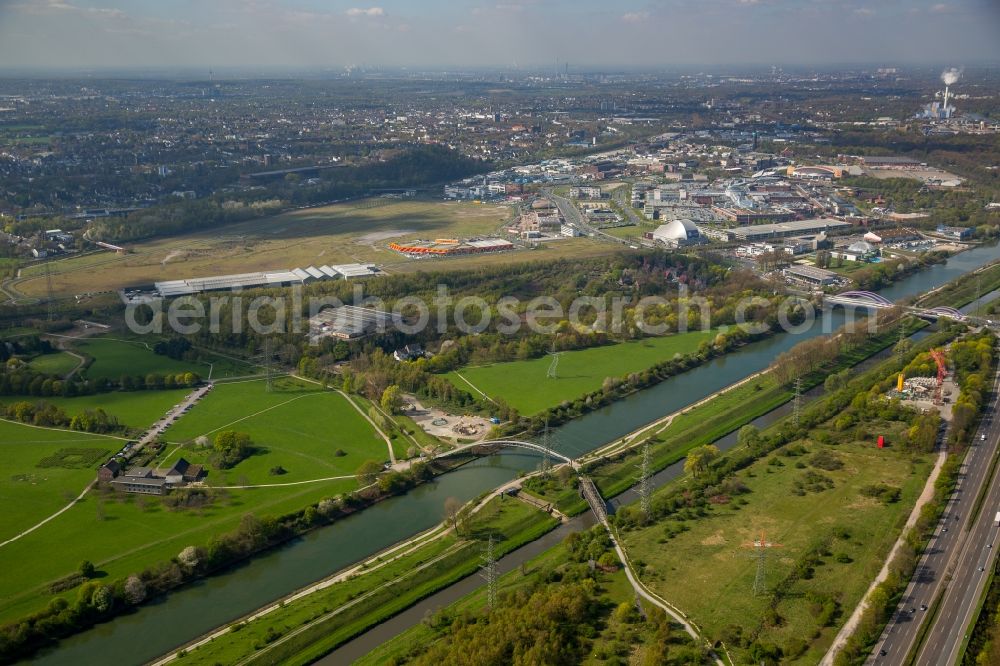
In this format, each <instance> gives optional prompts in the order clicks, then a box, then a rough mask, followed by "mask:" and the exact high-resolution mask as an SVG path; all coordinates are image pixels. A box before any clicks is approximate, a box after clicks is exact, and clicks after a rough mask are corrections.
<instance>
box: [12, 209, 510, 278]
mask: <svg viewBox="0 0 1000 666" xmlns="http://www.w3.org/2000/svg"><path fill="white" fill-rule="evenodd" d="M508 214H509V209H508V208H507V207H505V206H497V205H493V204H474V203H471V202H470V203H464V202H443V201H437V200H405V201H392V202H390V203H388V204H387V205H381V206H377V207H367V208H366V207H363V206H361V205H359V203H358V202H350V203H343V204H335V205H332V206H324V207H321V208H311V209H306V210H299V211H293V212H289V213H284V214H282V215H277V216H273V217H266V218H261V219H257V220H250V221H247V222H240V223H237V224H232V225H228V226H225V227H222V228H219V229H212V230H209V231H204V232H196V233H190V234H184V235H180V236H174V237H170V238H161V239H154V240H150V241H141V242H138V243H127V245H128V247H129V250H130V254H127V255H123V256H119V255H113V254H109V253H101V254H93V255H87V256H84V257H79V258H74V259H69V260H64V261H56V262H51V264H50V269H51V271H52V287H53V290H54V291H55V292H56V293H58V294H76V293H80V292H94V291H104V290H112V289H117V288H119V287H121V286H124V285H141V284H151V283H152V282H154V281H157V280H171V279H178V278H185V277H203V276H209V275H220V274H226V273H245V272H248V271H256V270H280V269H291V268H296V267H302V268H304V267H306V266H309V265H310V264H315V265H320V264H338V263H349V262H355V261H358V262H375V263H379V264H384V265H395V264H405V263H408V262H409V260H407V259H406V258H405V257H403V256H401V255H399V254H397V253H395V252H393V251H391V250H389V249H388V248H387V247H386V246H387V245H388V243H390V242H391V241H392V240H411V239H414V238H425V239H426V238H451V237H459V238H460V237H467V236H473V235H479V234H487V233H492V232H493V231H494V230H495V229H496V228H497V227H499V226H500V224H501V223H502V222H504V221H505V220H506V219H507V218H508ZM410 263H414V262H410ZM415 263H418V264H423V263H424V262H415ZM24 275H25V276H29V277H31V278H32V279H29V280H25V281H22V282H20V283H18V285H17V289H18V290H20V291H23V292H24V293H26V294H32V295H40V294H43V293H45V279H44V270H43V269H42V268H41V267H38V266H33V267H30V268H27V269H25V271H24Z"/></svg>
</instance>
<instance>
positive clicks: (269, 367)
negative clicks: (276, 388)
mask: <svg viewBox="0 0 1000 666" xmlns="http://www.w3.org/2000/svg"><path fill="white" fill-rule="evenodd" d="M273 384H274V351H273V350H272V349H271V338H264V390H265V391H267V392H268V393H270V392H271V389H272V388H273Z"/></svg>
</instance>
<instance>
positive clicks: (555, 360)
mask: <svg viewBox="0 0 1000 666" xmlns="http://www.w3.org/2000/svg"><path fill="white" fill-rule="evenodd" d="M549 356H551V357H552V362H551V363H549V369H548V371H547V372H546V373H545V377H546V378H547V379H558V378H559V375H558V374H557V373H556V370H557V369H558V368H559V357H560V356H562V352H557V351H556V346H555V343H553V344H552V351H550V352H549Z"/></svg>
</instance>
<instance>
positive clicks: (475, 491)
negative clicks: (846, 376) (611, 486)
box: [33, 245, 1000, 666]
mask: <svg viewBox="0 0 1000 666" xmlns="http://www.w3.org/2000/svg"><path fill="white" fill-rule="evenodd" d="M998 258H1000V245H993V246H988V247H979V248H975V249H973V250H969V251H967V252H963V253H961V254H959V255H957V256H955V257H952V258H951V259H949V260H948V262H947V263H945V264H940V265H936V266H933V267H931V268H929V269H927V270H924V271H921V272H919V273H916V274H914V275H911V276H909V277H907V278H904V279H901V280H899V281H898V282H897V283H896V284H894V285H892V286H890V287H887V288H885V289H883V290H881V292H880V293H881V294H882V295H884V296H885V297H887V298H889V299H890V300H893V301H895V300H898V299H901V298H905V297H907V296H915V295H918V294H920V293H923V292H925V291H928V290H929V289H932V288H934V287H937V286H940V285H941V284H943V283H945V282H948V281H949V280H953V279H955V278H956V277H958V276H960V275H962V274H964V273H967V272H969V271H971V270H974V269H975V268H978V267H979V266H982V265H983V264H986V263H989V262H990V261H993V260H995V259H998ZM844 316H845V315H844V313H843V311H842V310H835V311H834V312H832V313H828V314H827V315H826V316H824V317H823V318H821V319H818V320H817V321H816V323H815V324H814V325H813V326H812V327H811V328H810V329H809V330H807V331H805V332H802V333H797V334H779V335H775V336H773V337H771V338H768V339H766V340H762V341H759V342H755V343H753V344H749V345H746V346H745V347H743V348H741V349H740V350H738V351H736V352H734V353H731V354H729V355H727V356H726V357H723V358H719V359H715V360H713V361H711V362H709V363H707V364H705V365H702V366H699V367H698V368H695V369H693V370H691V371H689V372H686V373H684V374H682V375H679V376H676V377H673V378H670V379H668V380H666V381H664V382H662V383H660V384H658V385H656V386H654V387H651V388H649V389H646V390H644V391H642V392H640V393H637V394H635V395H633V396H630V397H629V398H626V399H625V400H621V401H619V402H616V403H614V404H612V405H609V406H608V407H605V408H602V409H600V410H597V411H594V412H591V413H589V414H587V415H585V416H583V417H581V418H579V419H576V420H574V421H571V422H570V423H567V424H565V425H563V426H561V427H560V428H558V429H556V430H554V431H553V433H552V442H553V446H554V448H556V449H558V450H559V451H561V452H563V453H565V454H567V455H569V456H571V457H574V456H578V455H580V454H582V453H585V452H587V451H591V450H593V449H595V448H598V447H599V446H601V445H602V444H605V443H607V442H610V441H612V440H614V439H617V438H619V437H622V436H624V435H626V434H628V433H629V432H631V431H633V430H635V429H636V428H638V427H640V426H642V425H645V424H647V423H649V422H651V421H654V420H656V419H658V418H660V417H662V416H665V415H666V414H669V413H671V412H674V411H677V410H679V409H682V408H683V407H685V406H687V405H689V404H691V403H692V402H696V401H697V400H700V399H702V398H704V397H706V396H708V395H710V394H712V393H714V392H716V391H718V390H720V389H722V388H724V387H726V386H728V385H730V384H733V383H734V382H737V381H739V380H740V379H743V378H744V377H746V376H747V375H750V374H752V373H754V372H758V371H760V370H763V369H765V368H766V367H767V366H768V365H770V363H771V361H772V360H773V359H774V357H775V356H777V355H778V354H780V353H782V352H784V351H787V350H788V349H790V348H791V347H793V346H794V345H796V344H798V343H799V342H801V341H803V340H805V339H807V338H810V337H814V336H816V335H822V334H824V333H828V332H829V331H830V330H834V329H836V328H837V327H839V326H840V325H841V324H842V323H843V322H844ZM780 414H781V412H776V413H774V414H772V415H768V416H767V417H765V418H777V417H778V416H779V415H780ZM762 423H763V422H762ZM720 443H722V444H726V443H727V442H725V441H723V442H720ZM537 465H538V459H537V457H535V456H532V455H526V454H520V453H517V452H514V451H510V452H503V453H501V454H498V455H495V456H491V457H489V458H483V459H480V460H477V461H474V462H472V463H470V464H468V465H464V466H462V467H461V468H459V469H457V470H455V471H453V472H449V473H448V474H444V475H442V476H440V477H438V478H437V479H435V481H433V482H432V483H428V484H425V485H423V486H420V487H418V488H416V489H414V490H412V491H410V492H409V493H407V494H406V495H404V496H400V497H395V498H391V499H389V500H386V501H384V502H381V503H379V504H378V505H376V506H373V507H370V508H368V509H366V510H364V511H362V512H360V513H358V514H355V515H353V516H351V517H349V518H347V519H345V520H342V521H339V522H338V523H336V524H334V525H331V526H329V527H324V528H322V529H320V530H316V531H314V532H312V533H310V534H308V535H305V536H303V537H301V538H299V539H296V540H294V541H292V542H290V543H288V544H286V545H285V546H283V547H280V548H277V549H275V550H273V551H270V552H268V553H266V554H264V555H261V556H260V557H256V558H254V559H253V560H251V561H249V562H246V563H244V564H243V565H242V566H239V567H236V568H234V569H232V570H230V571H228V572H226V573H224V574H221V575H218V576H213V577H211V578H208V579H205V580H202V581H198V582H196V583H194V584H191V585H188V586H185V587H184V588H182V589H180V590H177V591H176V592H173V593H172V594H170V595H168V596H167V597H165V598H164V599H162V600H160V601H159V602H155V603H151V604H148V605H146V606H143V607H142V608H140V609H138V610H137V611H136V612H135V613H132V614H130V615H126V616H122V617H119V618H116V619H115V620H114V621H112V622H109V623H106V624H103V625H100V626H98V627H95V628H94V629H92V630H90V631H86V632H84V633H82V634H79V635H77V636H74V637H71V638H69V639H66V640H64V641H61V642H60V643H59V644H58V645H56V646H54V647H53V648H50V649H48V650H46V651H44V652H43V653H40V654H39V655H37V656H36V657H35V659H34V660H33V662H34V663H38V664H50V665H67V666H70V665H72V666H77V665H78V664H90V663H101V662H103V661H105V660H106V659H107V658H108V657H109V656H112V655H113V657H114V661H115V663H118V664H123V665H126V664H142V663H145V662H147V661H150V660H153V659H155V658H157V657H159V656H161V655H163V654H166V653H169V652H170V651H171V650H174V649H176V648H177V647H178V646H180V645H183V644H184V643H186V642H188V641H190V640H192V639H194V638H196V637H198V636H199V635H201V634H203V633H205V632H207V631H210V630H211V629H214V628H215V627H218V626H220V625H225V624H228V623H230V622H232V621H234V620H236V619H238V618H239V617H241V616H243V615H245V614H247V613H250V612H252V611H254V610H256V609H257V608H260V607H261V606H264V605H266V604H267V603H269V602H272V601H274V600H276V599H278V598H280V597H282V596H284V595H286V594H289V593H291V592H293V591H295V590H296V589H299V588H302V587H305V586H307V585H309V584H310V583H313V582H315V581H317V580H320V579H322V578H325V577H327V576H329V575H331V574H333V573H335V572H337V571H339V570H341V569H344V568H346V567H348V566H350V565H351V564H353V563H355V562H357V561H359V560H362V559H365V558H367V557H369V556H371V555H374V554H375V553H377V552H379V551H380V550H383V549H385V548H388V547H390V546H391V545H393V544H395V543H397V542H398V541H401V540H403V539H406V538H408V537H411V536H413V535H415V534H417V533H419V532H421V531H424V530H426V529H429V528H431V527H433V526H434V525H436V524H437V523H439V522H440V521H441V520H442V518H443V517H444V501H445V499H447V498H449V497H455V498H457V499H459V500H461V501H467V500H470V499H472V498H474V497H476V496H478V495H480V494H482V493H483V492H485V491H488V490H490V489H492V488H495V487H497V486H499V485H501V484H503V483H505V482H507V481H509V480H511V479H512V478H514V477H516V476H517V474H518V473H520V472H524V471H531V470H533V469H535V468H536V467H537ZM660 474H661V475H663V476H660V478H658V479H657V480H658V481H660V482H663V481H665V480H666V477H667V476H668V475H669V474H670V471H669V470H664V471H663V472H661V473H660ZM674 474H676V472H674ZM553 538H554V537H553ZM449 589H450V588H449ZM389 635H391V634H389Z"/></svg>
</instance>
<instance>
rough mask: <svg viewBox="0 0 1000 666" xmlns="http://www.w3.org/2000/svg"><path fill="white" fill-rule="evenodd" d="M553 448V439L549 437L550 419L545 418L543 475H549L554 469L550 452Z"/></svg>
mask: <svg viewBox="0 0 1000 666" xmlns="http://www.w3.org/2000/svg"><path fill="white" fill-rule="evenodd" d="M551 448H552V439H551V438H550V437H549V417H547V416H546V417H545V434H543V435H542V474H548V473H549V469H550V468H551V467H552V459H551V457H550V456H549V450H550V449H551Z"/></svg>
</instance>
